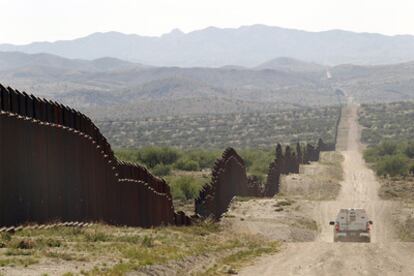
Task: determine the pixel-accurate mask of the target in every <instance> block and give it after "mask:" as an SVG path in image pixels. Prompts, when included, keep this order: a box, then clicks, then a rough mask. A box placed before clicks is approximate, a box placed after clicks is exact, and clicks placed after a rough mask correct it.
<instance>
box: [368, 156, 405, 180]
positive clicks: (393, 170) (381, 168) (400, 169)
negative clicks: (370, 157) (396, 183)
mask: <svg viewBox="0 0 414 276" xmlns="http://www.w3.org/2000/svg"><path fill="white" fill-rule="evenodd" d="M409 163H410V160H409V159H408V158H407V157H406V156H404V155H402V154H398V155H390V156H385V157H383V158H382V159H380V160H379V161H378V162H377V164H376V165H375V167H376V171H377V174H378V175H380V176H399V175H401V176H403V175H407V174H408V170H409Z"/></svg>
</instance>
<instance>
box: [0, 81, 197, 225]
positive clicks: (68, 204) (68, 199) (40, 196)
mask: <svg viewBox="0 0 414 276" xmlns="http://www.w3.org/2000/svg"><path fill="white" fill-rule="evenodd" d="M0 168H1V170H0V226H12V225H19V224H23V223H28V222H36V223H47V222H51V221H55V220H56V221H57V220H58V221H82V222H87V221H101V222H105V223H109V224H114V225H129V226H141V227H151V226H158V225H164V224H178V225H181V224H188V223H190V220H189V218H188V217H187V216H186V215H185V214H183V213H182V212H179V213H175V212H174V207H173V203H172V198H171V193H170V189H169V186H168V185H167V184H166V183H165V181H163V180H161V179H158V178H157V177H154V176H153V175H151V174H150V173H149V172H148V171H147V170H146V169H145V168H143V167H140V166H138V165H135V164H129V163H124V162H119V161H118V160H117V159H116V158H115V156H114V153H113V151H112V150H111V147H110V145H109V143H108V142H107V140H106V139H105V137H104V136H103V135H102V134H101V133H100V131H99V129H98V128H97V127H96V126H95V125H94V124H93V123H92V121H91V120H90V119H89V118H88V117H86V116H85V115H83V114H81V113H79V112H77V111H75V110H73V109H71V108H69V107H67V106H63V105H61V104H58V103H55V102H52V101H48V100H45V99H41V98H38V97H35V96H32V95H28V94H26V93H21V92H19V91H17V90H14V89H12V88H9V87H8V88H5V87H3V86H1V85H0Z"/></svg>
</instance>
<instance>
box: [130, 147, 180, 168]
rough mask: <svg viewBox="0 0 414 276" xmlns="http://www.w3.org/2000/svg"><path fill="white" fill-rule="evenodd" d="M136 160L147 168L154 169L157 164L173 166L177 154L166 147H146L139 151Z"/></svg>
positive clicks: (174, 150) (177, 156)
mask: <svg viewBox="0 0 414 276" xmlns="http://www.w3.org/2000/svg"><path fill="white" fill-rule="evenodd" d="M138 158H139V161H141V162H142V163H144V164H145V165H147V166H148V167H150V168H154V167H155V166H156V165H158V164H165V165H171V164H173V163H174V162H175V161H177V159H178V158H179V153H178V150H176V149H173V148H168V147H162V148H160V147H146V148H143V149H142V150H140V151H139V154H138Z"/></svg>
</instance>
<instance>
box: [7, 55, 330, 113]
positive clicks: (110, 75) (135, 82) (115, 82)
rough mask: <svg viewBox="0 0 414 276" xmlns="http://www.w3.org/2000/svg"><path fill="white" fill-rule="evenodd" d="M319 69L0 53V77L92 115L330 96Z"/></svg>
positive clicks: (302, 102) (262, 105)
mask: <svg viewBox="0 0 414 276" xmlns="http://www.w3.org/2000/svg"><path fill="white" fill-rule="evenodd" d="M324 78H325V73H324V72H311V73H309V72H307V71H303V72H302V71H300V70H297V68H296V70H270V69H266V70H256V69H247V68H238V67H224V68H178V67H150V66H143V65H141V64H135V63H129V62H125V61H122V60H117V59H113V58H102V59H99V60H93V61H87V60H72V59H65V58H61V57H57V56H53V55H48V54H34V55H28V54H22V53H5V52H3V53H0V80H1V81H2V82H3V83H5V84H6V85H10V86H13V87H17V88H18V89H19V90H26V91H35V92H36V93H37V95H41V96H45V97H48V98H52V99H54V100H57V101H59V102H63V103H65V104H68V105H71V106H73V107H76V108H78V109H81V110H82V111H84V112H86V113H88V114H89V115H91V116H92V117H94V118H101V119H102V118H107V117H111V116H113V117H116V118H117V119H122V118H128V119H130V118H137V117H148V116H153V115H155V116H162V115H177V114H200V113H201V114H204V113H234V112H240V111H243V112H254V111H262V110H267V111H274V110H275V109H279V108H289V107H295V106H299V107H300V106H309V105H326V104H333V103H336V97H335V95H334V94H333V93H332V90H331V89H330V88H329V86H326V85H325V84H324V81H323V79H324Z"/></svg>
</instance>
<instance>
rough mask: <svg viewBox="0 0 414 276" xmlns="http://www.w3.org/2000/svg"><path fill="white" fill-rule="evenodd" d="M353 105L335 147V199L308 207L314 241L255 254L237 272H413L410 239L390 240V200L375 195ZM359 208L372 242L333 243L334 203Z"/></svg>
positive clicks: (306, 273) (392, 273)
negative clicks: (339, 173)
mask: <svg viewBox="0 0 414 276" xmlns="http://www.w3.org/2000/svg"><path fill="white" fill-rule="evenodd" d="M357 108H358V107H357V105H355V104H350V105H349V106H348V107H347V108H346V110H345V111H344V115H345V116H343V119H342V122H341V127H340V132H339V138H340V139H338V145H337V146H338V149H339V150H341V152H342V154H343V155H344V162H343V169H344V181H343V182H342V188H341V192H340V194H339V196H338V198H337V200H336V201H327V202H321V203H320V204H318V205H317V207H316V208H315V210H314V215H315V219H316V220H317V222H318V224H319V227H320V229H321V233H320V235H319V237H318V239H317V240H316V241H315V242H307V243H288V244H287V245H286V246H285V248H284V249H283V250H282V251H281V252H280V253H278V254H275V255H273V256H267V257H264V258H262V259H260V260H259V261H258V262H257V263H256V264H254V265H252V266H250V267H247V268H245V269H244V270H242V271H241V272H240V274H241V275H414V244H412V243H402V242H398V241H396V240H395V239H394V235H393V228H392V223H391V220H390V218H391V216H392V211H393V209H394V208H397V206H396V205H395V203H392V202H389V201H382V200H380V199H379V198H378V195H377V191H378V187H379V183H378V182H377V181H376V179H375V176H374V173H373V172H372V170H370V169H369V168H367V166H366V164H365V163H364V161H363V158H362V146H361V144H360V142H359V141H360V126H359V124H358V113H357ZM351 207H354V208H365V209H366V210H367V212H368V214H369V216H370V218H371V219H372V220H373V222H374V225H373V226H374V227H373V228H374V229H373V232H372V243H370V244H364V243H333V242H332V240H333V230H332V228H331V226H329V221H330V220H333V219H334V218H335V216H336V214H337V212H338V210H339V209H340V208H351Z"/></svg>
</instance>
